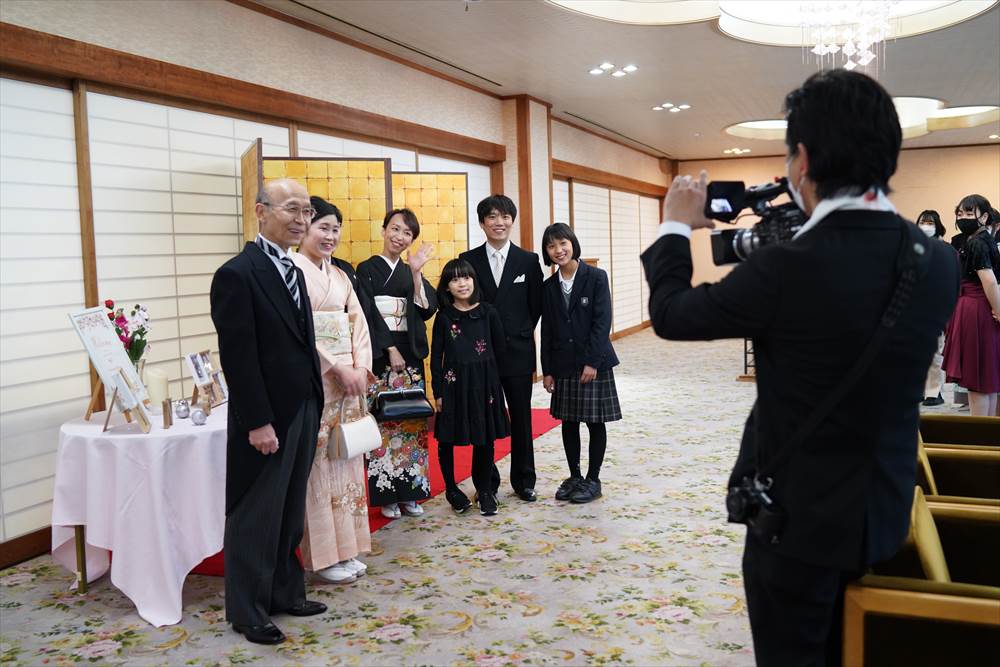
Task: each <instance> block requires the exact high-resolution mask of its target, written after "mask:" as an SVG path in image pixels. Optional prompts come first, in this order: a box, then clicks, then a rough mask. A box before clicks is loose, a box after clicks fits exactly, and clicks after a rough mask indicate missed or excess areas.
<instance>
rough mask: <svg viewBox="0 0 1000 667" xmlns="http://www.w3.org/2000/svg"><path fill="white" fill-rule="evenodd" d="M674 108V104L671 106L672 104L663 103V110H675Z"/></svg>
mask: <svg viewBox="0 0 1000 667" xmlns="http://www.w3.org/2000/svg"><path fill="white" fill-rule="evenodd" d="M673 106H674V105H673V104H671V103H670V102H664V103H663V108H664V109H672V108H673Z"/></svg>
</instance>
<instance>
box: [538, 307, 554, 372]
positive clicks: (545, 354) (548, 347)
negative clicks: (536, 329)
mask: <svg viewBox="0 0 1000 667" xmlns="http://www.w3.org/2000/svg"><path fill="white" fill-rule="evenodd" d="M540 291H541V292H542V340H541V345H540V346H539V347H540V353H541V357H542V375H552V373H551V372H549V371H550V370H551V366H550V364H551V361H552V323H551V322H549V317H548V313H549V299H550V298H551V297H549V294H548V290H545V289H544V288H543V289H542V290H540Z"/></svg>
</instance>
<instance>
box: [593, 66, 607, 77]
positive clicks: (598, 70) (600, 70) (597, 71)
mask: <svg viewBox="0 0 1000 667" xmlns="http://www.w3.org/2000/svg"><path fill="white" fill-rule="evenodd" d="M590 73H591V74H593V75H594V76H596V75H598V74H604V70H602V69H601V68H600V67H595V68H594V69H592V70H590Z"/></svg>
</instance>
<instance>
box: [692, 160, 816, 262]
mask: <svg viewBox="0 0 1000 667" xmlns="http://www.w3.org/2000/svg"><path fill="white" fill-rule="evenodd" d="M787 192H788V179H787V178H778V179H775V182H774V183H765V184H763V185H755V186H753V187H751V188H746V187H744V184H743V181H713V182H711V183H709V184H708V192H707V197H706V199H705V217H706V218H712V219H713V220H719V221H720V222H733V221H735V220H736V218H737V217H738V216H739V214H740V211H742V210H743V209H745V208H749V209H750V210H751V211H753V213H754V214H755V215H758V216H760V222H758V223H757V224H755V225H754V226H753V227H750V228H749V229H747V228H741V229H723V230H716V231H714V232H712V261H713V262H715V264H716V265H718V266H722V265H724V264H735V263H736V262H742V261H743V260H745V259H746V258H747V257H749V256H750V254H751V253H752V252H754V251H755V250H757V248H761V247H763V246H766V245H771V244H772V243H784V242H786V241H789V240H791V238H792V237H793V236H795V233H796V232H797V231H799V229H801V228H802V225H804V224H805V222H806V216H805V214H804V213H803V212H802V210H801V209H799V207H798V206H796V205H795V203H794V202H787V203H785V204H779V205H778V206H771V204H770V202H771V200H773V199H775V198H776V197H778V196H779V195H782V194H785V193H787Z"/></svg>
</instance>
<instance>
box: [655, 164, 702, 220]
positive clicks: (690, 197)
mask: <svg viewBox="0 0 1000 667" xmlns="http://www.w3.org/2000/svg"><path fill="white" fill-rule="evenodd" d="M707 188H708V172H707V171H704V170H702V172H701V175H700V176H699V177H698V180H695V179H693V178H691V177H690V176H677V177H676V178H674V182H673V183H671V184H670V190H668V191H667V196H666V197H664V199H663V221H664V222H666V221H668V220H670V221H672V222H680V223H683V224H685V225H687V226H689V227H690V228H691V229H702V228H709V229H710V228H713V227H715V223H714V222H712V221H711V220H709V219H708V218H706V217H705V191H706V190H707Z"/></svg>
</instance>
